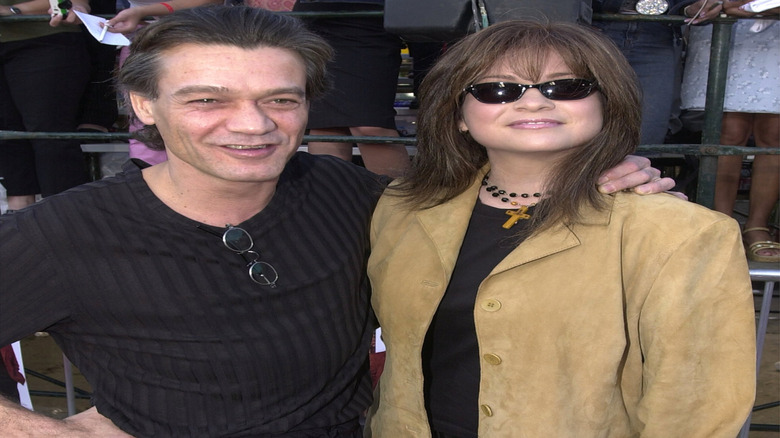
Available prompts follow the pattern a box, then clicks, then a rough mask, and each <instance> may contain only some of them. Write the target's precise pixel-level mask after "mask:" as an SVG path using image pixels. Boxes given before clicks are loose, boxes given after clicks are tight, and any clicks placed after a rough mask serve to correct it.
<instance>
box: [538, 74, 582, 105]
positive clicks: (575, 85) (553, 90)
mask: <svg viewBox="0 0 780 438" xmlns="http://www.w3.org/2000/svg"><path fill="white" fill-rule="evenodd" d="M595 88H596V87H594V86H593V82H591V81H587V80H585V79H563V80H559V81H550V82H547V83H545V84H542V85H540V86H539V91H541V92H542V94H543V95H544V96H545V97H547V98H548V99H553V100H576V99H584V98H586V97H588V96H590V94H591V93H592V92H593V90H595Z"/></svg>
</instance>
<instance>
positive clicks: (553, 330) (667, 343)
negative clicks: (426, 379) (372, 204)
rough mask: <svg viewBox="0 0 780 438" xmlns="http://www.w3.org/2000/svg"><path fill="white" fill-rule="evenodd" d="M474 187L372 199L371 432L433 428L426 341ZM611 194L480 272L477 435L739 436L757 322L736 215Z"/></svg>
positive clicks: (386, 435)
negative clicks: (383, 351) (381, 345)
mask: <svg viewBox="0 0 780 438" xmlns="http://www.w3.org/2000/svg"><path fill="white" fill-rule="evenodd" d="M479 184H480V178H477V179H476V180H475V181H474V184H473V186H472V187H471V189H469V190H468V191H467V192H466V193H464V194H462V195H461V196H459V197H457V198H456V199H454V200H452V201H451V202H448V203H446V204H444V205H440V206H437V207H434V208H431V209H428V210H424V211H415V212H408V211H406V210H404V209H403V208H402V207H399V206H397V205H396V204H397V198H393V197H390V196H388V195H385V196H384V197H383V198H382V199H381V200H380V202H379V205H378V207H377V209H376V212H375V214H374V219H373V224H372V235H371V240H372V245H373V248H372V253H371V257H370V260H369V276H370V278H371V282H372V285H373V299H372V302H373V306H374V309H375V310H376V313H377V316H378V318H379V322H380V325H381V326H382V334H383V339H384V342H385V343H386V344H387V362H386V364H385V368H384V374H383V375H382V378H381V381H380V384H379V387H378V389H377V394H375V395H376V399H375V402H374V406H373V407H372V409H371V412H370V415H369V421H368V425H367V428H366V436H369V437H371V436H373V437H379V438H398V437H430V430H429V425H428V421H427V416H426V412H425V405H424V400H423V372H422V368H421V360H420V354H421V349H422V345H423V341H424V339H425V334H426V332H427V330H428V325H429V323H430V321H431V318H432V317H433V315H434V313H435V312H436V308H437V306H438V303H439V301H440V300H441V298H442V296H443V294H444V292H445V290H446V288H447V283H448V281H449V278H450V275H451V273H452V270H453V267H454V265H455V261H456V259H457V257H458V251H459V249H460V245H461V242H462V240H463V236H464V233H465V232H466V226H467V224H468V222H469V217H470V215H471V211H472V208H473V206H474V203H475V202H476V198H477V193H478V189H479V187H480V185H479ZM605 196H606V195H605ZM608 201H609V204H610V208H608V209H607V210H605V211H601V212H597V211H594V210H592V209H588V210H587V211H586V212H585V215H584V218H585V223H583V224H579V225H576V226H573V227H571V228H568V227H565V226H559V227H556V228H554V229H552V230H549V231H546V232H543V233H541V234H539V235H536V236H533V237H531V238H529V239H528V240H526V241H525V242H524V243H523V244H521V245H520V246H519V247H518V248H516V249H515V250H514V251H513V252H512V253H511V254H510V255H509V256H508V257H507V258H506V259H504V260H503V261H502V262H501V263H499V264H498V266H496V267H495V269H494V270H493V271H492V272H491V273H490V275H489V276H488V277H487V278H486V279H485V280H484V281H483V282H482V284H481V286H480V288H479V291H478V294H477V299H476V303H475V304H474V321H475V323H476V330H477V338H478V342H479V354H480V357H481V358H482V362H481V364H482V365H481V366H482V368H481V378H480V392H479V406H474V409H477V410H479V436H480V437H489V438H492V437H513V438H518V437H545V438H547V437H577V438H586V437H619V438H626V437H638V436H642V437H658V438H670V437H684V438H694V437H703V438H705V437H706V438H715V437H727V438H733V437H734V436H736V434H737V433H738V431H739V429H740V426H741V425H742V423H743V422H744V421H745V419H746V417H747V415H748V412H749V410H750V409H751V407H752V405H753V400H754V393H755V323H754V309H753V301H752V293H751V285H750V278H749V274H748V267H747V262H746V260H745V254H744V252H743V247H742V243H741V240H740V233H739V228H738V225H737V223H736V221H734V220H733V219H731V218H729V217H727V216H725V215H722V214H720V213H716V212H713V211H711V210H709V209H706V208H704V207H701V206H698V205H696V204H693V203H690V202H685V201H682V200H680V199H677V198H675V197H673V196H671V195H666V194H660V195H649V196H639V195H635V194H629V193H618V194H617V195H614V196H608ZM453 365H454V366H457V364H453Z"/></svg>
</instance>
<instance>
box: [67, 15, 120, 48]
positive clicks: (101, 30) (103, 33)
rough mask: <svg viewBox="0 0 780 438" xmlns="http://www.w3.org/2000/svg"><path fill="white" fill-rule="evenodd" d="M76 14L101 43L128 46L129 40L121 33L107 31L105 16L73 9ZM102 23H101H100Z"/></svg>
mask: <svg viewBox="0 0 780 438" xmlns="http://www.w3.org/2000/svg"><path fill="white" fill-rule="evenodd" d="M73 12H74V13H76V15H78V17H79V19H81V22H82V23H84V26H85V27H86V28H87V30H88V31H89V33H90V35H92V36H93V37H95V39H96V40H98V41H100V42H101V43H103V44H109V45H113V46H129V45H130V40H128V39H127V38H126V37H125V36H124V35H122V34H121V33H113V32H107V30H108V25H106V24H105V23H106V22H107V21H108V20H106V19H105V18H101V17H96V16H94V15H89V14H85V13H83V12H79V11H73ZM101 24H102V25H101Z"/></svg>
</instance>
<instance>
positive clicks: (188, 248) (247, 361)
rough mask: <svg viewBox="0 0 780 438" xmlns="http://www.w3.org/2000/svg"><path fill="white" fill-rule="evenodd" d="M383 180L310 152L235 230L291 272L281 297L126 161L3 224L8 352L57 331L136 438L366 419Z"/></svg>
mask: <svg viewBox="0 0 780 438" xmlns="http://www.w3.org/2000/svg"><path fill="white" fill-rule="evenodd" d="M385 183H386V181H383V180H380V179H379V177H377V176H375V175H373V174H371V173H369V172H367V171H365V169H362V168H359V167H357V166H353V165H352V164H349V163H346V162H343V161H341V160H338V159H333V158H330V157H315V156H311V155H308V154H301V153H299V154H296V155H295V156H294V157H293V159H292V160H291V161H290V163H289V164H288V165H287V167H286V168H285V170H284V173H283V174H282V177H281V180H280V183H279V185H278V188H277V191H276V193H275V195H274V197H273V199H272V200H271V202H270V204H269V205H268V206H267V207H266V208H264V209H263V211H261V212H260V213H259V214H257V215H256V216H254V217H252V218H251V219H249V220H247V221H246V222H244V223H241V224H234V225H237V226H240V227H242V228H244V229H245V230H247V231H248V232H249V233H250V234H251V235H252V238H253V239H254V244H255V247H254V250H255V251H258V252H259V253H260V258H261V260H263V261H266V262H268V263H271V264H272V265H273V266H274V267H275V268H276V270H277V271H278V273H279V281H278V283H277V285H278V287H277V288H274V289H272V288H269V287H267V286H261V285H259V284H257V283H255V282H253V281H252V280H251V279H250V278H249V275H248V273H247V269H246V264H245V262H244V260H243V258H242V257H241V256H240V255H237V254H236V253H234V252H232V251H231V250H229V249H228V248H226V247H225V246H224V245H223V243H222V241H221V238H220V237H218V236H215V235H213V234H210V233H207V232H204V231H203V230H200V229H198V228H197V227H198V226H199V225H202V224H199V223H198V222H195V221H192V220H190V219H188V218H186V217H184V216H181V215H179V214H178V213H176V212H174V211H173V210H171V209H170V208H168V207H167V206H166V205H165V204H163V203H162V202H161V201H160V200H159V199H158V198H157V197H156V196H155V195H154V194H153V193H152V192H151V191H150V189H149V187H148V186H147V185H146V183H145V181H144V180H143V178H142V175H141V172H140V169H139V167H138V165H137V163H136V164H134V163H128V164H127V165H125V167H124V172H123V173H122V174H120V175H118V176H117V177H115V178H108V179H104V180H101V181H97V182H94V183H91V184H88V185H84V186H81V187H77V188H75V189H73V190H70V191H68V192H66V193H64V194H62V195H58V196H52V197H49V198H47V199H45V200H44V201H43V202H41V203H39V204H37V205H35V206H33V207H31V208H29V209H25V210H22V211H20V212H17V213H15V214H11V215H6V216H3V217H2V218H0V242H2V245H0V266H2V281H1V282H0V309H1V310H0V345H5V344H7V343H9V342H12V341H15V340H17V339H20V338H22V337H24V336H27V335H30V334H32V333H33V332H35V331H38V330H46V331H48V332H49V333H50V334H51V335H52V337H53V338H54V340H55V341H56V342H57V343H58V345H60V347H61V348H62V349H63V351H64V352H65V353H66V355H67V356H68V358H69V359H70V360H71V361H72V362H73V363H74V364H75V365H76V366H77V367H78V368H79V370H80V371H81V372H82V373H83V374H84V376H85V377H86V378H87V380H88V381H89V383H90V385H91V386H92V388H93V391H94V401H95V405H96V406H97V408H98V411H99V412H100V413H102V414H103V415H106V416H107V417H109V418H110V419H111V420H112V421H114V422H115V423H116V424H117V425H118V426H119V427H121V428H122V429H123V430H125V431H126V432H128V433H130V434H132V435H134V436H139V437H140V436H166V437H167V436H187V437H203V436H210V437H215V436H253V437H264V436H270V435H275V434H284V436H314V435H318V433H314V434H311V435H310V433H311V432H312V430H314V429H317V428H326V427H329V426H333V425H337V424H341V423H344V422H347V421H351V420H354V419H355V418H357V417H358V416H359V415H360V414H361V413H362V412H363V410H364V409H365V408H366V407H367V406H368V405H369V404H370V401H371V393H370V381H369V378H368V372H367V371H368V360H367V359H368V348H369V344H370V340H371V334H372V329H373V322H372V321H373V319H372V318H371V316H370V306H369V285H368V279H367V276H366V274H365V263H366V259H367V256H368V251H369V239H368V226H369V222H370V217H371V213H372V211H373V208H374V205H375V202H376V200H377V199H378V197H379V195H380V192H381V190H382V189H383V187H384V184H385ZM212 229H213V228H212ZM217 230H218V232H219V229H217ZM296 431H304V432H301V433H300V435H298V434H295V433H291V432H296Z"/></svg>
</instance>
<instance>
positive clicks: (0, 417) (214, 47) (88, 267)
mask: <svg viewBox="0 0 780 438" xmlns="http://www.w3.org/2000/svg"><path fill="white" fill-rule="evenodd" d="M331 54H332V51H331V49H330V47H329V46H328V45H327V43H326V42H325V41H324V40H322V39H321V38H320V37H318V36H317V35H316V34H314V33H312V32H310V31H307V30H306V29H305V27H304V26H303V24H302V23H301V22H300V21H299V20H297V19H295V18H293V17H290V16H285V15H281V14H275V13H272V12H269V11H266V10H263V9H259V8H249V7H240V6H234V7H224V6H216V7H206V8H192V9H186V10H182V11H177V12H176V13H174V14H170V15H166V16H165V17H162V18H160V19H159V20H158V21H156V22H154V23H152V24H149V25H148V26H146V27H144V28H143V29H142V30H140V31H139V32H138V34H137V35H136V37H135V38H134V41H133V44H132V46H131V51H130V56H129V57H128V58H127V61H126V62H125V63H124V65H123V66H122V68H121V69H120V71H119V77H118V83H119V84H120V86H121V87H122V91H123V92H126V93H127V94H128V95H129V97H130V101H131V103H132V108H133V111H134V112H135V115H136V116H137V117H138V118H139V120H141V121H142V122H143V123H144V124H145V128H144V129H143V130H142V131H139V135H140V136H141V138H142V140H144V142H145V143H146V144H150V145H157V146H160V147H164V148H165V150H166V151H167V152H168V158H169V159H168V160H167V161H164V162H162V163H160V164H157V165H154V166H148V165H147V164H146V163H143V162H141V161H139V160H131V161H129V162H128V163H127V164H126V165H125V166H124V168H123V172H122V173H121V174H119V175H117V176H115V177H110V178H105V179H102V180H100V181H95V182H92V183H90V184H86V185H83V186H80V187H78V188H75V189H73V190H70V191H68V192H67V193H64V194H62V195H60V196H54V197H51V198H47V199H44V201H43V202H41V203H38V204H36V205H35V206H32V207H30V208H28V209H25V210H22V211H18V212H16V213H14V214H11V215H3V216H0V242H2V245H0V266H2V267H3V270H2V273H3V281H2V282H0V345H5V344H8V343H10V342H13V341H15V340H18V339H21V338H23V337H25V336H28V335H30V334H32V333H34V332H35V331H38V330H41V329H44V328H45V329H46V331H47V332H48V333H49V334H50V336H51V337H52V339H54V340H55V341H56V342H57V344H58V345H59V346H60V347H61V348H62V350H63V352H64V353H65V355H66V356H67V357H68V359H69V360H70V361H71V362H72V363H73V364H74V365H75V366H76V367H78V369H79V370H80V371H81V372H82V374H83V375H84V376H85V378H86V379H87V381H88V382H89V384H90V386H91V388H92V395H93V402H94V404H95V408H93V409H89V410H87V411H85V412H82V413H79V414H78V415H75V416H73V417H69V418H68V419H66V420H65V421H62V420H56V419H51V418H47V417H44V416H41V415H36V414H35V413H34V412H29V411H26V410H23V409H21V408H19V407H18V406H15V405H14V404H13V403H12V402H10V401H7V400H5V399H0V424H2V425H3V434H4V435H8V436H29V435H30V434H31V433H33V432H34V433H35V434H37V435H39V436H68V434H70V436H99V437H104V436H126V434H127V435H132V436H136V437H146V436H165V437H177V436H181V437H202V436H220V437H230V436H241V437H247V436H253V437H255V436H261V437H262V436H284V437H288V438H302V437H330V438H344V437H348V438H358V437H361V436H362V430H361V427H360V423H359V418H360V416H361V415H362V414H363V412H364V411H365V409H366V408H367V407H368V406H369V404H370V401H371V382H370V377H369V373H368V369H369V360H368V352H369V346H370V342H371V337H372V334H373V332H374V328H375V327H374V319H373V316H372V313H371V309H370V305H369V296H370V294H369V284H368V278H367V274H366V261H367V257H368V253H369V249H370V247H369V240H368V228H369V223H370V220H371V214H372V211H373V208H374V205H375V203H376V200H377V199H378V198H379V196H380V194H381V192H382V190H383V189H384V187H385V184H386V183H387V181H388V179H387V178H385V177H380V176H378V175H375V174H372V173H370V172H369V171H367V170H366V169H364V168H362V167H359V166H355V165H353V164H351V163H348V162H346V161H344V160H340V159H337V158H334V157H330V156H316V155H310V154H307V153H297V150H298V147H299V145H300V142H301V139H302V138H303V134H304V131H305V127H306V121H307V116H308V112H309V105H310V102H311V101H312V100H314V99H317V98H318V97H320V96H322V95H323V93H324V91H325V84H326V80H325V76H326V65H327V62H328V61H329V59H330V56H331ZM647 164H648V160H647V159H644V158H641V157H633V158H631V159H629V160H627V162H625V163H623V164H621V165H619V166H617V167H616V168H615V169H612V171H611V172H608V173H607V174H605V175H604V181H603V182H605V184H603V185H602V188H603V189H604V190H607V191H614V190H622V189H625V188H626V187H630V186H634V185H637V184H641V183H643V182H647V181H648V180H650V179H652V181H651V182H650V183H649V184H644V185H640V186H639V187H637V189H636V190H640V191H645V190H649V191H651V192H652V191H659V190H664V189H669V188H671V187H672V186H673V185H674V182H673V181H672V180H670V179H659V178H657V176H658V173H659V172H658V171H657V170H655V169H651V168H643V167H646V166H647ZM638 168H643V169H640V170H638V171H634V170H636V169H638ZM621 175H624V177H623V178H619V176H621ZM20 315H23V317H20Z"/></svg>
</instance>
